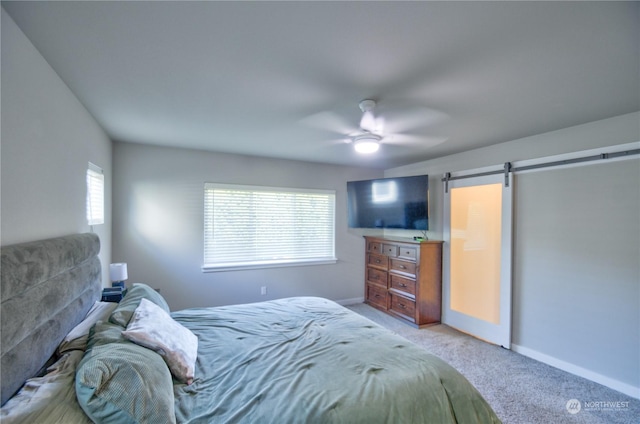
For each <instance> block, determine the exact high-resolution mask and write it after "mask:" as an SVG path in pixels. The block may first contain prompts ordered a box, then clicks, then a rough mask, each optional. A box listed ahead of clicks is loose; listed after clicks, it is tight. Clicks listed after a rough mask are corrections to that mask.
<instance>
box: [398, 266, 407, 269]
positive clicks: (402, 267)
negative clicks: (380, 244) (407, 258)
mask: <svg viewBox="0 0 640 424" xmlns="http://www.w3.org/2000/svg"><path fill="white" fill-rule="evenodd" d="M399 268H400V269H407V267H406V266H404V265H400V267H399Z"/></svg>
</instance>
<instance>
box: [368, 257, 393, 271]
mask: <svg viewBox="0 0 640 424" xmlns="http://www.w3.org/2000/svg"><path fill="white" fill-rule="evenodd" d="M367 265H368V266H372V267H376V268H380V269H384V270H387V269H389V258H387V257H386V256H384V255H378V254H375V253H367Z"/></svg>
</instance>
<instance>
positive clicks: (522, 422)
mask: <svg viewBox="0 0 640 424" xmlns="http://www.w3.org/2000/svg"><path fill="white" fill-rule="evenodd" d="M347 308H349V309H351V310H352V311H354V312H357V313H358V314H360V315H363V316H365V317H367V318H369V319H371V320H372V321H374V322H376V323H378V324H380V325H382V326H383V327H386V328H388V329H389V330H391V331H393V332H394V333H396V334H398V335H400V336H402V337H404V338H406V339H408V340H410V341H412V342H413V343H415V344H417V345H418V346H421V347H422V348H424V349H426V350H428V351H429V352H431V353H432V354H434V355H436V356H438V357H440V358H442V359H443V360H445V361H446V362H448V363H449V364H451V365H452V366H453V367H454V368H456V369H457V370H458V371H460V372H461V373H462V374H463V375H464V376H465V377H466V378H467V379H468V380H469V381H470V382H471V384H473V385H474V386H475V387H476V388H477V389H478V391H479V392H480V393H481V394H482V396H484V398H485V399H486V400H487V401H488V402H489V404H490V405H491V407H492V408H493V409H494V411H495V412H496V414H497V415H498V417H499V418H500V419H501V420H502V422H503V423H504V424H528V423H540V424H562V423H572V424H574V423H578V424H583V423H584V424H592V423H594V424H596V423H597V424H603V423H615V424H617V423H620V424H622V423H625V424H627V423H633V424H640V400H638V399H633V398H631V397H629V396H627V395H624V394H622V393H620V392H617V391H615V390H612V389H609V388H607V387H604V386H602V385H600V384H597V383H594V382H592V381H589V380H586V379H584V378H581V377H578V376H575V375H573V374H569V373H567V372H565V371H562V370H559V369H557V368H554V367H551V366H549V365H546V364H543V363H541V362H538V361H536V360H533V359H531V358H528V357H526V356H522V355H520V354H517V353H515V352H512V351H510V350H507V349H503V348H501V347H499V346H494V345H491V344H489V343H485V342H483V341H481V340H478V339H475V338H473V337H471V336H468V335H466V334H464V333H461V332H459V331H457V330H454V329H452V328H451V327H448V326H446V325H434V326H431V327H427V328H423V329H421V330H419V329H416V328H413V327H411V326H410V325H408V324H405V323H403V322H402V321H400V320H398V319H395V318H393V317H391V316H389V315H387V314H385V313H383V312H380V311H378V310H377V309H374V308H372V307H370V306H368V305H365V304H356V305H348V306H347ZM573 399H577V400H578V401H580V407H581V409H580V410H579V412H577V413H574V414H572V413H569V411H568V408H567V403H568V402H569V401H571V400H573ZM603 402H618V403H617V404H616V406H615V407H613V408H612V407H611V406H612V405H611V404H609V405H605V404H603ZM574 405H575V403H574ZM573 411H576V409H573Z"/></svg>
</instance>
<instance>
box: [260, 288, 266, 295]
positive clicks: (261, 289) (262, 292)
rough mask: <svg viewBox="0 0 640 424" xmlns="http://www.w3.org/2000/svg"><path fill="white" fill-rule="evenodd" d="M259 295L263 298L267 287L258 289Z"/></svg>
mask: <svg viewBox="0 0 640 424" xmlns="http://www.w3.org/2000/svg"><path fill="white" fill-rule="evenodd" d="M260 294H261V295H263V296H264V295H265V294H267V286H262V287H260Z"/></svg>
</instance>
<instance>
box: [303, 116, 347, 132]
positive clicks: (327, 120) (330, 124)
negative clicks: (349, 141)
mask: <svg viewBox="0 0 640 424" xmlns="http://www.w3.org/2000/svg"><path fill="white" fill-rule="evenodd" d="M300 123H301V124H303V125H307V126H310V127H313V128H317V129H321V130H325V131H331V132H334V133H338V134H345V135H348V134H352V133H355V132H357V131H358V128H356V127H354V126H353V125H352V124H350V123H349V122H348V121H347V120H345V119H344V118H343V117H341V116H340V115H337V114H335V113H333V112H330V111H324V112H318V113H315V114H313V115H310V116H307V117H305V118H303V119H301V120H300Z"/></svg>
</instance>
